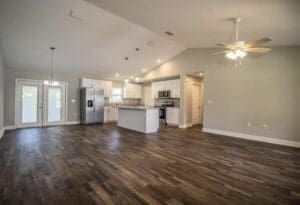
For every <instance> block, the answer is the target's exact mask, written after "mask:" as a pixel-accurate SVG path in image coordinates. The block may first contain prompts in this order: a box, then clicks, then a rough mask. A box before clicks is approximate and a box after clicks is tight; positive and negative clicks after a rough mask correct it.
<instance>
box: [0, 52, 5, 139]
mask: <svg viewBox="0 0 300 205" xmlns="http://www.w3.org/2000/svg"><path fill="white" fill-rule="evenodd" d="M3 125H4V63H3V60H2V52H1V49H0V137H1V133H2V129H3Z"/></svg>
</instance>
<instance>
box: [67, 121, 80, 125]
mask: <svg viewBox="0 0 300 205" xmlns="http://www.w3.org/2000/svg"><path fill="white" fill-rule="evenodd" d="M79 124H80V121H68V122H67V123H66V125H79Z"/></svg>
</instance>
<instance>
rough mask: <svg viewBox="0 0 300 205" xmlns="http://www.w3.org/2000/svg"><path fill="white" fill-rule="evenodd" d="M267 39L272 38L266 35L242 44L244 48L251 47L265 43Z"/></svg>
mask: <svg viewBox="0 0 300 205" xmlns="http://www.w3.org/2000/svg"><path fill="white" fill-rule="evenodd" d="M269 41H272V39H270V38H268V37H266V38H262V39H258V40H253V41H249V42H247V43H246V45H245V46H244V48H251V47H254V46H258V45H261V44H263V43H267V42H269Z"/></svg>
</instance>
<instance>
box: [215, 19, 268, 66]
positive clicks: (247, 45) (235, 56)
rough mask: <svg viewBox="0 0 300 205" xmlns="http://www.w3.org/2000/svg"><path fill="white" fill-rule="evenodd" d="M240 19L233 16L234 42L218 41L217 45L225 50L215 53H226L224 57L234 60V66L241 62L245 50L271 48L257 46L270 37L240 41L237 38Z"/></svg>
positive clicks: (259, 51)
mask: <svg viewBox="0 0 300 205" xmlns="http://www.w3.org/2000/svg"><path fill="white" fill-rule="evenodd" d="M241 21H242V19H241V18H234V19H233V23H234V25H235V32H234V42H233V43H230V44H225V43H218V44H217V46H218V47H222V48H225V49H226V50H225V51H220V52H217V53H216V54H223V53H226V57H227V58H229V59H231V60H236V62H237V63H236V66H238V64H241V59H242V58H244V57H245V56H246V55H247V52H249V53H250V52H251V53H267V52H269V51H270V50H271V49H270V48H263V47H257V46H260V45H261V44H264V43H266V42H269V41H271V39H270V38H268V37H265V38H261V39H258V40H252V41H247V42H245V41H240V40H239V23H240V22H241Z"/></svg>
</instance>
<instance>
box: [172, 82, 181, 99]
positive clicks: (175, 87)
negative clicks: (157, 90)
mask: <svg viewBox="0 0 300 205" xmlns="http://www.w3.org/2000/svg"><path fill="white" fill-rule="evenodd" d="M171 96H172V97H173V98H179V97H180V80H179V79H178V80H173V81H172V91H171Z"/></svg>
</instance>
